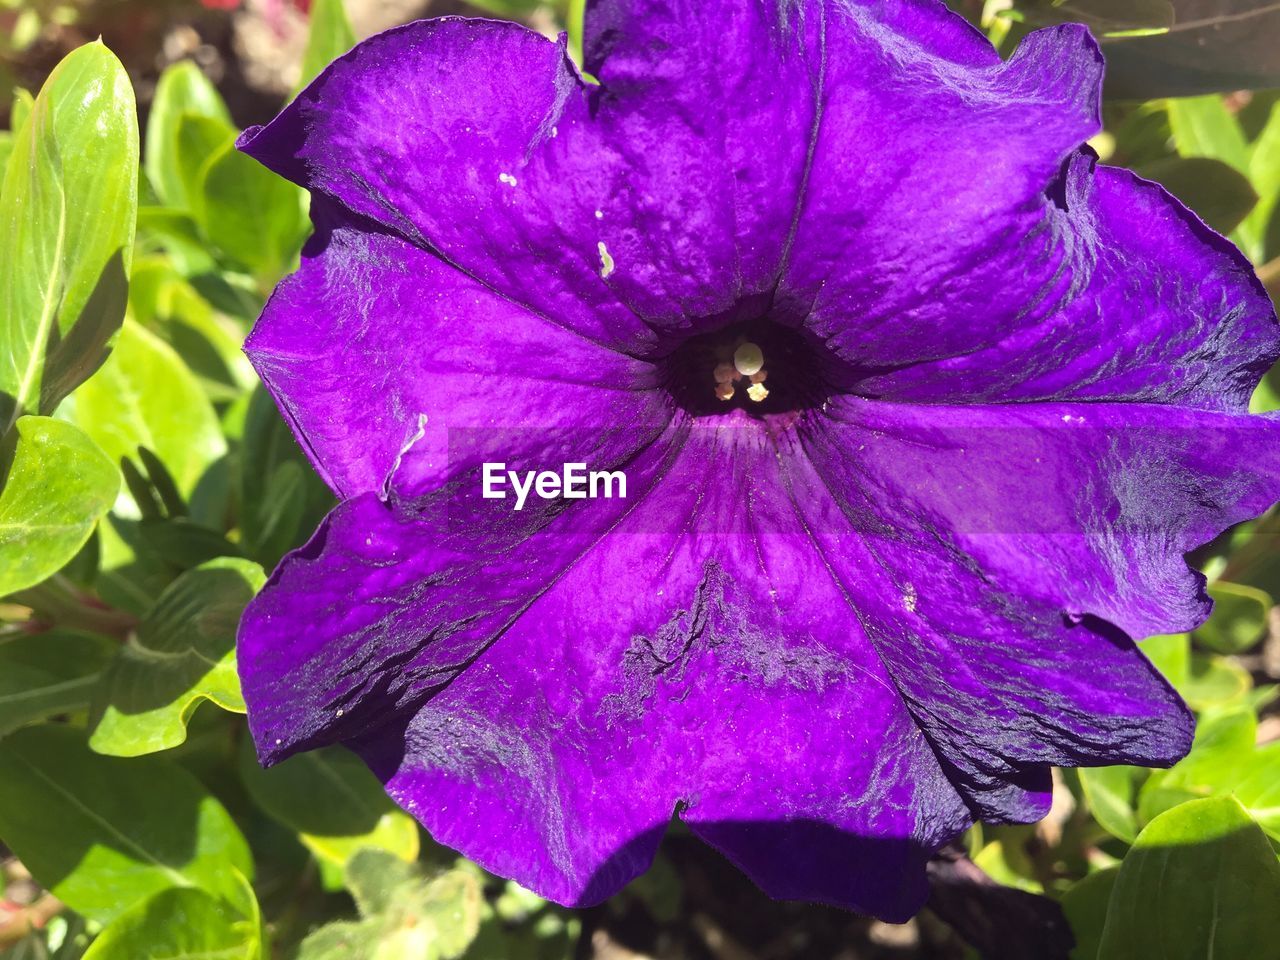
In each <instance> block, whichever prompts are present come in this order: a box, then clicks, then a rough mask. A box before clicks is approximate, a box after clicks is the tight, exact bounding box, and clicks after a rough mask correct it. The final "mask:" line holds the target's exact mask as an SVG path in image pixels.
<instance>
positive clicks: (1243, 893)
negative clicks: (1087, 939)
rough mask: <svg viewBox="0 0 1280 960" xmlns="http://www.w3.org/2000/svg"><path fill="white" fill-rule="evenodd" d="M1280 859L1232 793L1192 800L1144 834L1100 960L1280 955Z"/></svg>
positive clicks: (1115, 896)
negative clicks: (1225, 795)
mask: <svg viewBox="0 0 1280 960" xmlns="http://www.w3.org/2000/svg"><path fill="white" fill-rule="evenodd" d="M1277 902H1280V863H1277V861H1276V855H1275V852H1274V851H1273V850H1272V849H1271V845H1270V844H1269V843H1268V842H1267V838H1266V836H1265V835H1264V834H1263V833H1262V831H1261V830H1259V829H1258V826H1257V824H1255V823H1254V822H1253V821H1252V820H1250V819H1249V816H1248V814H1246V813H1245V812H1244V809H1243V808H1242V807H1241V806H1240V804H1239V803H1238V802H1236V800H1234V799H1233V798H1231V797H1214V798H1210V799H1207V800H1192V801H1190V802H1188V803H1184V804H1182V805H1181V806H1178V807H1175V808H1174V809H1172V810H1170V811H1168V812H1167V813H1164V814H1161V815H1160V816H1159V817H1157V818H1156V819H1155V820H1153V821H1152V822H1151V823H1150V824H1148V825H1147V827H1146V829H1144V830H1143V831H1142V833H1141V834H1139V835H1138V840H1137V842H1136V843H1134V845H1133V847H1132V848H1131V849H1130V851H1129V854H1128V855H1127V856H1126V857H1125V859H1124V862H1123V863H1122V864H1121V866H1120V872H1119V874H1118V875H1117V876H1116V881H1115V889H1114V890H1113V891H1112V894H1111V901H1110V906H1109V908H1108V911H1107V922H1106V926H1105V928H1104V930H1103V934H1102V946H1101V948H1100V949H1099V951H1098V957H1099V960H1133V958H1135V957H1141V958H1143V960H1204V958H1206V957H1221V958H1223V960H1227V958H1237V957H1239V958H1245V957H1249V958H1256V960H1267V958H1272V960H1274V958H1276V957H1277V956H1280V911H1277V910H1276V909H1275V905H1276V903H1277Z"/></svg>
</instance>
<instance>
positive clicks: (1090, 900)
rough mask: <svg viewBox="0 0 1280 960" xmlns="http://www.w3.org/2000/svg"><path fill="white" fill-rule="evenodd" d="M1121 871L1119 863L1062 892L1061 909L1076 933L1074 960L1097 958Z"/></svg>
mask: <svg viewBox="0 0 1280 960" xmlns="http://www.w3.org/2000/svg"><path fill="white" fill-rule="evenodd" d="M1119 872H1120V868H1119V867H1108V868H1107V869H1105V870H1099V871H1097V872H1096V873H1091V874H1089V875H1088V876H1087V877H1085V878H1084V879H1083V880H1080V881H1079V882H1077V883H1075V884H1073V885H1072V886H1071V888H1070V889H1069V890H1067V892H1066V893H1064V894H1063V895H1062V912H1063V913H1065V914H1066V915H1067V922H1068V923H1070V924H1071V932H1072V933H1074V934H1075V936H1076V946H1075V949H1074V950H1072V951H1071V960H1097V957H1098V950H1099V948H1100V947H1101V946H1102V930H1103V927H1104V926H1105V925H1106V922H1107V904H1108V903H1109V902H1110V900H1111V891H1112V890H1113V889H1115V885H1116V875H1117V874H1118V873H1119Z"/></svg>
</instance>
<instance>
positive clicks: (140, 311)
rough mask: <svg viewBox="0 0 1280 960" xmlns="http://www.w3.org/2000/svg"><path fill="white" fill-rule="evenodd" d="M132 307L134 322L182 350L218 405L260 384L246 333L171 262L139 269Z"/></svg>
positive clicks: (149, 262)
mask: <svg viewBox="0 0 1280 960" xmlns="http://www.w3.org/2000/svg"><path fill="white" fill-rule="evenodd" d="M129 306H130V309H131V311H132V313H133V317H134V319H136V320H137V321H138V322H139V323H140V324H142V325H143V326H145V327H148V328H150V329H152V330H154V331H155V332H157V333H159V334H160V335H161V336H162V337H164V339H165V340H166V341H167V342H168V343H169V345H170V346H172V347H173V348H174V349H175V350H177V351H178V354H179V355H180V356H181V357H182V358H183V360H185V361H186V363H187V366H188V367H190V368H191V372H192V373H194V374H195V375H196V376H197V377H199V378H200V382H201V386H202V387H204V390H205V392H206V393H207V394H209V396H210V399H212V400H213V401H214V402H218V401H232V400H234V399H235V398H236V397H238V396H239V395H240V394H241V393H243V392H244V391H245V390H248V389H250V388H252V387H253V386H254V385H255V384H256V383H257V382H258V378H257V375H256V374H255V373H254V372H253V367H252V365H251V364H250V363H249V360H248V358H247V357H246V356H245V355H244V351H243V350H242V349H241V347H242V344H243V341H244V334H243V332H242V331H241V330H240V329H239V328H238V327H237V326H236V324H234V323H233V322H232V321H230V320H229V319H227V318H226V317H224V316H221V315H220V314H219V313H217V311H215V310H214V308H213V305H212V304H210V303H209V301H208V300H206V299H205V298H204V297H203V296H201V295H200V293H199V292H198V291H197V290H196V289H195V287H194V286H192V285H191V283H189V282H188V281H187V280H186V278H185V277H183V276H182V274H180V273H179V272H178V271H177V270H176V269H174V267H173V265H172V263H171V262H170V259H169V258H168V257H157V256H150V257H147V258H145V259H143V260H141V261H139V262H137V263H135V264H134V268H133V277H132V278H131V279H130V283H129Z"/></svg>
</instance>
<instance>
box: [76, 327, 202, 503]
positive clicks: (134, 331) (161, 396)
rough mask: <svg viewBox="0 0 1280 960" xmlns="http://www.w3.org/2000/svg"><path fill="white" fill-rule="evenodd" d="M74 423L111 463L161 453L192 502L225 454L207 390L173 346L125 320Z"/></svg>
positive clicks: (80, 396)
mask: <svg viewBox="0 0 1280 960" xmlns="http://www.w3.org/2000/svg"><path fill="white" fill-rule="evenodd" d="M75 401H76V402H75V421H76V423H78V424H79V425H80V427H81V428H82V429H83V430H84V431H85V433H87V434H89V436H90V437H92V438H93V439H94V440H96V441H97V443H98V445H99V446H101V447H102V449H103V450H105V451H106V453H107V455H108V456H110V457H111V458H112V459H113V460H117V461H118V460H120V459H121V458H123V457H130V458H133V459H135V460H136V458H137V453H138V448H139V447H146V448H147V449H148V450H150V451H151V452H152V453H154V454H156V456H158V457H159V458H160V460H161V461H162V462H163V463H164V465H165V466H166V467H167V468H168V470H169V473H170V474H171V475H172V476H173V478H174V480H175V481H176V482H177V484H178V489H179V490H180V491H181V492H182V493H183V495H184V496H189V495H190V493H191V491H192V490H193V489H194V487H195V485H196V481H197V480H199V479H200V475H201V474H202V473H203V472H204V471H205V469H206V468H207V467H208V466H209V464H211V463H212V462H213V461H214V460H216V459H217V458H218V457H220V456H221V455H222V454H223V453H225V452H226V441H225V440H223V437H222V431H221V430H220V428H219V426H218V418H217V415H216V414H215V413H214V410H213V406H212V404H210V402H209V399H208V397H206V396H205V394H204V391H202V390H201V389H200V384H199V383H198V382H197V381H196V379H195V377H194V376H193V375H192V373H191V371H190V370H189V369H188V368H187V366H186V364H184V363H183V362H182V359H181V358H180V357H179V356H178V355H177V353H175V352H174V350H173V348H172V347H170V346H169V345H168V344H166V343H165V342H164V341H163V340H161V339H160V338H158V337H157V336H155V334H153V333H150V332H148V331H147V330H145V329H143V328H142V327H140V326H138V325H137V324H136V323H133V322H127V323H126V324H125V325H124V329H123V330H122V331H121V332H120V339H119V341H118V342H117V344H116V349H115V350H114V351H113V352H112V354H111V359H110V360H108V361H107V362H106V364H104V365H103V367H102V369H101V370H99V371H98V373H97V375H96V376H94V377H93V379H91V380H90V381H89V382H88V383H86V384H85V385H84V386H83V387H82V388H81V389H80V390H79V391H77V393H76V396H75Z"/></svg>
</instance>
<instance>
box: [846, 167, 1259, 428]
mask: <svg viewBox="0 0 1280 960" xmlns="http://www.w3.org/2000/svg"><path fill="white" fill-rule="evenodd" d="M1059 202H1060V203H1061V206H1059V205H1058V204H1057V203H1046V204H1045V209H1044V214H1043V216H1044V224H1045V226H1046V228H1047V229H1045V230H1042V231H1041V232H1040V234H1039V236H1041V237H1042V238H1044V239H1045V240H1046V241H1047V245H1046V248H1045V251H1044V252H1043V253H1040V254H1036V255H1035V256H1025V255H1020V254H1018V253H1017V252H1016V250H1015V249H1014V248H1013V247H1010V249H1009V251H1008V253H1007V254H1006V256H1005V257H1004V261H1003V262H1004V264H1005V266H1006V267H1007V275H1005V276H1003V277H1002V278H1000V280H999V282H998V283H997V284H996V285H995V286H993V288H992V290H993V291H998V297H995V298H994V299H997V300H999V301H1002V302H1006V303H1010V304H1022V305H1025V309H1024V310H1023V311H1022V312H1021V314H1020V315H1018V316H1016V317H1014V318H1012V319H1011V320H1007V321H1006V319H1004V317H1005V315H1003V314H1001V312H1000V311H998V310H996V311H992V310H990V309H987V310H978V309H975V310H973V311H971V312H970V313H969V314H968V315H967V316H966V320H968V321H971V322H970V323H969V325H970V326H972V327H974V328H976V329H974V330H973V331H972V342H971V344H970V345H969V347H968V348H967V349H966V350H965V351H964V352H961V353H957V354H956V355H953V356H942V357H940V358H928V359H924V360H921V361H920V362H918V363H915V364H914V365H911V366H907V367H905V368H904V369H898V370H891V371H888V372H886V373H883V374H879V375H874V374H873V375H872V376H870V377H869V378H868V379H866V380H865V381H864V382H863V383H862V384H861V386H860V387H859V389H860V390H861V391H863V392H865V393H867V394H870V395H874V396H883V397H887V398H892V399H895V400H909V401H917V402H923V403H940V402H941V403H945V402H949V401H961V402H981V401H983V400H1001V401H1003V400H1046V399H1063V400H1065V399H1078V400H1090V401H1098V400H1117V399H1119V400H1144V401H1150V402H1156V403H1178V404H1183V405H1187V406H1197V407H1202V408H1205V409H1217V410H1235V411H1239V412H1243V411H1244V410H1246V409H1247V408H1248V404H1249V398H1250V396H1251V394H1252V392H1253V390H1254V388H1255V387H1256V386H1257V383H1258V380H1259V379H1260V378H1261V377H1262V375H1263V374H1264V373H1265V372H1266V371H1267V370H1268V369H1269V368H1270V367H1271V365H1272V363H1274V361H1275V360H1276V358H1277V356H1280V324H1277V322H1276V318H1275V310H1274V309H1273V307H1272V305H1271V301H1270V299H1269V298H1268V297H1267V295H1266V292H1265V291H1264V290H1263V288H1262V285H1261V284H1260V283H1259V282H1258V279H1257V277H1256V276H1255V274H1254V270H1253V267H1252V265H1251V264H1250V263H1249V262H1248V260H1246V259H1245V258H1244V256H1243V255H1242V254H1241V253H1240V252H1239V251H1238V250H1237V249H1236V248H1235V247H1234V246H1233V245H1232V244H1231V243H1229V242H1228V241H1226V240H1224V239H1223V238H1222V237H1220V236H1218V235H1217V234H1215V233H1214V232H1213V231H1212V230H1210V229H1209V228H1208V227H1206V226H1205V225H1204V224H1203V223H1201V222H1200V221H1199V220H1198V219H1197V218H1196V216H1195V215H1194V214H1193V213H1191V212H1190V211H1188V210H1187V209H1186V208H1185V207H1183V206H1182V204H1181V203H1179V202H1178V201H1177V200H1175V199H1174V198H1173V197H1171V196H1169V194H1168V193H1166V192H1165V191H1164V189H1163V188H1161V187H1160V186H1158V185H1156V184H1153V183H1147V182H1145V181H1143V180H1140V179H1139V178H1138V177H1136V176H1135V175H1134V174H1133V173H1131V172H1129V171H1127V170H1119V169H1113V168H1109V167H1102V166H1096V165H1095V162H1094V161H1093V160H1092V159H1091V158H1090V157H1089V156H1087V155H1085V154H1083V153H1081V154H1078V155H1076V156H1075V157H1074V158H1073V159H1072V161H1071V163H1070V165H1069V166H1068V168H1067V171H1066V173H1065V174H1064V176H1063V178H1062V183H1061V197H1060V200H1059ZM1037 258H1039V259H1037ZM896 322H897V323H898V324H899V326H898V329H899V330H900V332H901V335H902V336H904V337H909V338H910V337H913V336H916V335H917V334H919V333H921V332H922V331H923V330H924V329H926V325H927V324H929V323H930V322H931V321H930V320H929V318H928V317H925V316H923V315H916V314H904V315H903V316H902V317H900V318H899V320H898V321H896ZM913 331H914V332H913Z"/></svg>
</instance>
